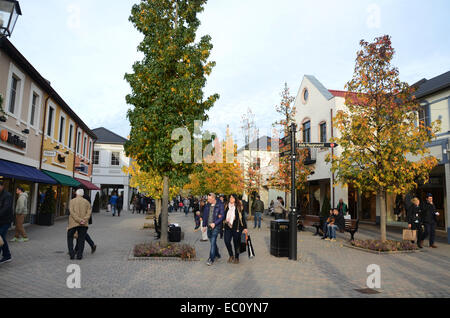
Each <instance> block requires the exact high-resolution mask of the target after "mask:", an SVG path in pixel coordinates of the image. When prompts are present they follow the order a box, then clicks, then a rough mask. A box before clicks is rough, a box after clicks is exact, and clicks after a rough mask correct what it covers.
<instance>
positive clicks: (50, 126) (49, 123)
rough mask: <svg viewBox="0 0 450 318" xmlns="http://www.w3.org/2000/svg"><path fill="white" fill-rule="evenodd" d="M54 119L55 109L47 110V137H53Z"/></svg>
mask: <svg viewBox="0 0 450 318" xmlns="http://www.w3.org/2000/svg"><path fill="white" fill-rule="evenodd" d="M54 117H55V109H54V108H53V107H50V106H49V108H48V118H47V136H49V137H53V118H54Z"/></svg>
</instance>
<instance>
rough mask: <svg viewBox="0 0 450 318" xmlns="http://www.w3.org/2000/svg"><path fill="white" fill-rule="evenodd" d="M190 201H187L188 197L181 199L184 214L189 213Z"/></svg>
mask: <svg viewBox="0 0 450 318" xmlns="http://www.w3.org/2000/svg"><path fill="white" fill-rule="evenodd" d="M190 204H191V202H190V201H189V199H188V198H186V199H184V201H183V206H184V215H185V216H188V214H189V206H190Z"/></svg>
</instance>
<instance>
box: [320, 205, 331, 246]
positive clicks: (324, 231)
mask: <svg viewBox="0 0 450 318" xmlns="http://www.w3.org/2000/svg"><path fill="white" fill-rule="evenodd" d="M331 217H333V209H330V215H329V216H328V219H327V220H326V222H324V224H323V228H322V231H323V237H322V240H325V239H326V238H327V237H328V235H327V234H328V225H329V224H330V223H329V222H330V218H331Z"/></svg>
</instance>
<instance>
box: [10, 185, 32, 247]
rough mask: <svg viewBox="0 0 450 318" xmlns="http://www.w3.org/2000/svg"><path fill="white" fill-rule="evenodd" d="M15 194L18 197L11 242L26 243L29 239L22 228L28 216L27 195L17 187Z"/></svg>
mask: <svg viewBox="0 0 450 318" xmlns="http://www.w3.org/2000/svg"><path fill="white" fill-rule="evenodd" d="M16 194H17V196H18V197H19V198H18V199H17V203H16V233H15V235H14V238H13V239H12V240H11V242H28V241H29V239H28V236H27V233H26V232H25V228H24V227H23V222H24V221H25V217H26V216H27V214H28V194H27V193H26V192H25V190H24V189H23V188H21V187H17V189H16Z"/></svg>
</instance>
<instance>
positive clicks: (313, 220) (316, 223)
mask: <svg viewBox="0 0 450 318" xmlns="http://www.w3.org/2000/svg"><path fill="white" fill-rule="evenodd" d="M297 226H298V228H299V230H301V229H303V228H304V227H305V226H313V227H315V228H316V234H314V235H315V236H318V235H320V217H319V216H316V215H306V216H305V218H304V219H299V220H298V221H297Z"/></svg>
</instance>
